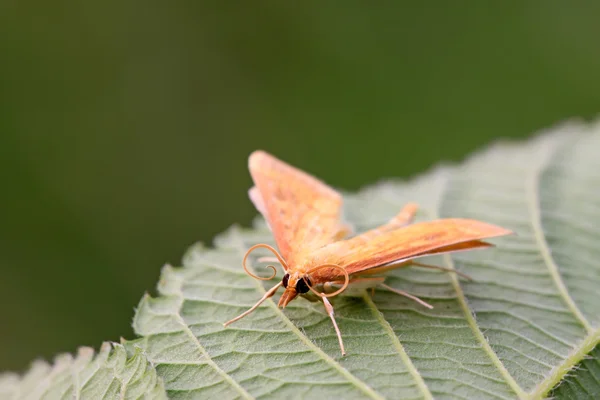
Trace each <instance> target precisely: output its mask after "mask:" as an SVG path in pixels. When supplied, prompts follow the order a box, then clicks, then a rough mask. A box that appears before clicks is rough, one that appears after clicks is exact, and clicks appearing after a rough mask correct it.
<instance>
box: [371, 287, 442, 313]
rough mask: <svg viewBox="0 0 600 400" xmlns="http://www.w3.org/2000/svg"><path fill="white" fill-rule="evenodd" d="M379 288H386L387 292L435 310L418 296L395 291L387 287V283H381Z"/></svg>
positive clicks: (398, 290)
mask: <svg viewBox="0 0 600 400" xmlns="http://www.w3.org/2000/svg"><path fill="white" fill-rule="evenodd" d="M379 286H381V287H382V288H384V289H386V290H389V291H390V292H394V293H396V294H399V295H400V296H404V297H408V298H409V299H411V300H414V301H416V302H417V303H419V304H420V305H422V306H424V307H427V308H429V309H432V308H433V306H432V305H431V304H429V303H427V302H426V301H423V300H421V299H420V298H418V297H417V296H413V295H412V294H410V293H407V292H405V291H404V290H400V289H395V288H393V287H391V286H388V285H386V284H385V283H380V284H379Z"/></svg>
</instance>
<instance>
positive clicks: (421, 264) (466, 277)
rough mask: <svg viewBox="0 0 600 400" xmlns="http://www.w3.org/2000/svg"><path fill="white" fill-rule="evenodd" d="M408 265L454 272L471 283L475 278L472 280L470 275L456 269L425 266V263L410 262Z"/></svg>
mask: <svg viewBox="0 0 600 400" xmlns="http://www.w3.org/2000/svg"><path fill="white" fill-rule="evenodd" d="M408 265H413V266H415V267H422V268H430V269H437V270H440V271H446V272H453V273H455V274H456V275H460V276H462V277H463V278H465V279H467V280H469V281H472V280H473V278H471V277H470V276H469V275H467V274H465V273H464V272H460V271H458V270H456V269H454V268H445V267H440V266H439V265H430V264H423V263H420V262H417V261H409V263H408Z"/></svg>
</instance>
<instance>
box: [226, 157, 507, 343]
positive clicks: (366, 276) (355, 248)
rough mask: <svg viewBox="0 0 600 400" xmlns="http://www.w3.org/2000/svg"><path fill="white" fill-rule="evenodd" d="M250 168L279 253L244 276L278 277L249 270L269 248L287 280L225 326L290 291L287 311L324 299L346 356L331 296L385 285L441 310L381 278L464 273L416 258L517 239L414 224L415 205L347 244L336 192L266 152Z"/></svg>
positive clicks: (454, 224)
mask: <svg viewBox="0 0 600 400" xmlns="http://www.w3.org/2000/svg"><path fill="white" fill-rule="evenodd" d="M248 167H249V169H250V174H251V175H252V179H253V181H254V185H255V186H253V187H252V188H251V189H250V190H249V196H250V199H251V201H252V202H253V203H254V205H255V207H256V208H257V209H258V211H259V212H260V213H261V214H262V215H263V216H264V217H265V219H266V221H267V223H268V225H269V227H270V228H271V231H272V232H273V235H274V237H275V243H276V244H277V248H278V249H279V252H278V251H277V250H275V248H273V247H271V246H269V245H268V244H257V245H254V246H252V247H251V248H250V249H248V251H247V252H246V255H245V256H244V259H243V267H244V270H245V271H246V273H247V274H248V275H250V276H252V277H253V278H256V279H261V280H270V279H273V278H274V277H275V275H276V270H275V267H274V266H272V265H269V268H271V269H272V270H273V274H272V275H271V276H270V277H260V276H257V275H255V274H254V273H252V272H251V271H250V270H249V269H248V266H247V261H248V256H249V255H250V253H251V252H252V251H253V250H255V249H257V248H265V249H267V250H270V251H271V252H272V253H273V254H274V256H275V258H270V257H263V258H262V259H259V261H277V262H279V263H280V264H281V266H282V267H283V269H284V271H285V275H284V276H283V279H282V281H281V282H279V283H277V284H276V285H275V286H273V287H272V288H271V289H270V290H268V291H267V292H266V293H265V295H264V296H263V297H262V298H261V299H260V300H258V302H257V303H256V304H255V305H254V306H252V307H251V308H250V309H249V310H248V311H246V312H244V313H242V314H240V315H239V316H237V317H235V318H233V319H232V320H230V321H228V322H226V323H225V324H224V325H225V326H227V325H229V324H231V323H233V322H235V321H237V320H239V319H241V318H243V317H245V316H246V315H248V314H250V313H251V312H252V311H254V310H255V309H256V308H257V307H258V306H260V304H261V303H262V302H264V301H265V300H266V299H268V298H270V297H272V296H273V295H274V294H275V292H276V291H277V289H279V288H280V287H281V286H283V287H284V289H285V291H284V292H283V294H282V296H281V298H280V299H279V307H282V308H284V307H285V306H286V305H287V304H288V303H289V302H290V301H292V300H294V299H295V298H296V297H297V296H298V295H300V296H304V297H307V298H309V299H310V298H311V297H312V298H313V299H314V298H315V297H316V299H320V300H321V301H322V302H323V304H324V306H325V309H326V311H327V314H328V315H329V318H331V322H332V323H333V327H334V328H335V331H336V334H337V337H338V341H339V345H340V349H341V351H342V355H345V354H346V352H345V349H344V343H343V341H342V335H341V333H340V330H339V328H338V325H337V323H336V321H335V317H334V310H333V306H332V305H331V303H330V302H329V298H330V297H333V296H337V295H339V294H341V293H342V292H344V291H345V290H346V289H347V288H348V287H355V288H358V289H366V288H375V287H379V288H383V289H385V290H388V291H392V292H394V293H397V294H399V295H402V296H405V297H408V298H410V299H412V300H415V301H416V302H418V303H419V304H421V305H423V306H425V307H428V308H433V307H432V306H431V305H430V304H428V303H426V302H425V301H423V300H421V299H419V298H418V297H416V296H413V295H411V294H409V293H407V292H404V291H402V290H398V289H395V288H392V287H390V286H388V285H386V284H385V283H384V281H385V277H382V276H377V275H380V274H381V273H383V272H385V271H388V270H390V269H392V268H399V267H404V266H408V265H413V266H420V267H426V268H435V269H441V270H447V271H449V272H455V273H457V274H460V273H459V272H457V271H456V270H454V269H446V268H443V267H438V266H435V265H427V264H422V263H418V262H416V261H414V259H415V258H418V257H423V256H428V255H433V254H443V253H451V252H457V251H465V250H471V249H480V248H485V247H490V246H492V245H491V244H490V243H487V242H484V241H483V240H484V239H488V238H492V237H496V236H503V235H507V234H510V233H512V232H511V231H509V230H507V229H504V228H501V227H499V226H495V225H490V224H487V223H485V222H481V221H476V220H472V219H462V218H449V219H438V220H434V221H427V222H420V223H414V224H413V223H412V220H413V218H414V216H415V214H416V212H417V206H416V204H413V203H409V204H407V205H406V206H405V207H404V208H402V209H401V210H400V212H399V213H398V214H397V215H396V216H395V217H394V218H392V219H391V220H390V221H389V222H388V223H386V224H384V225H381V226H379V227H378V228H375V229H372V230H369V231H367V232H364V233H361V234H359V235H357V236H354V237H351V238H348V239H346V237H347V236H348V235H349V234H350V233H351V230H350V228H349V227H348V226H347V225H345V224H343V223H342V222H341V211H342V197H341V195H340V194H339V193H338V192H336V191H335V190H334V189H332V188H331V187H329V186H327V185H326V184H325V183H323V182H321V181H320V180H318V179H316V178H315V177H313V176H311V175H309V174H307V173H306V172H303V171H301V170H299V169H297V168H295V167H292V166H291V165H288V164H286V163H284V162H283V161H281V160H279V159H277V158H275V157H273V156H272V155H270V154H268V153H266V152H264V151H260V150H258V151H255V152H253V153H252V154H251V155H250V158H249V160H248ZM461 275H462V274H461ZM467 278H468V277H467Z"/></svg>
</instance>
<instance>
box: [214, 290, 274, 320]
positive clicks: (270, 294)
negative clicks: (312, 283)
mask: <svg viewBox="0 0 600 400" xmlns="http://www.w3.org/2000/svg"><path fill="white" fill-rule="evenodd" d="M281 285H283V282H279V283H278V284H277V285H275V286H273V287H272V288H271V289H269V291H268V292H267V293H265V295H264V296H263V297H261V298H260V300H258V301H257V302H256V304H255V305H253V306H252V307H251V308H250V309H249V310H248V311H245V312H243V313H241V314H240V315H238V316H237V317H235V318H234V319H231V320H229V321H227V322H225V323H224V324H223V326H227V325H229V324H231V323H233V322H235V321H237V320H240V319H242V318H244V317H245V316H246V315H248V314H250V313H251V312H252V311H254V310H256V308H257V307H258V306H260V305H261V304H262V302H263V301H265V300H266V299H268V298H269V297H273V295H274V294H275V292H276V291H277V289H279V288H280V287H281Z"/></svg>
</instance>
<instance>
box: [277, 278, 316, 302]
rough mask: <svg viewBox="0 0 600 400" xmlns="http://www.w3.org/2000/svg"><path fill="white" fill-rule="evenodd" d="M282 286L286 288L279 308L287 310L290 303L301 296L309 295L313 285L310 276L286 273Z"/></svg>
mask: <svg viewBox="0 0 600 400" xmlns="http://www.w3.org/2000/svg"><path fill="white" fill-rule="evenodd" d="M281 284H282V285H283V287H284V288H285V292H283V294H282V295H281V298H280V299H279V307H282V308H285V306H287V305H288V303H289V302H290V301H292V300H293V299H295V298H296V296H298V295H299V294H305V293H308V291H309V290H310V288H309V286H311V285H312V283H311V281H310V278H309V277H308V275H299V274H292V275H290V274H289V273H286V274H285V275H284V276H283V279H282V280H281Z"/></svg>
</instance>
